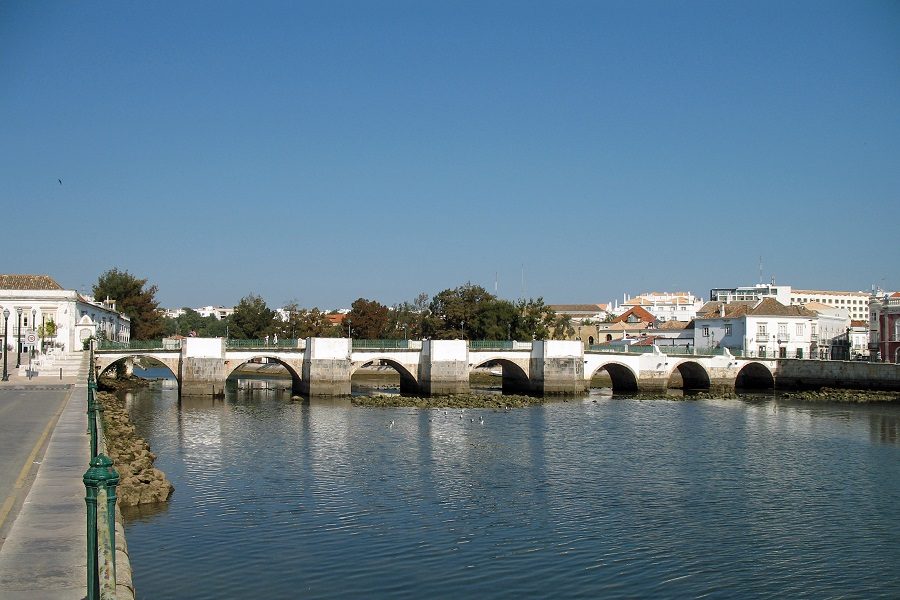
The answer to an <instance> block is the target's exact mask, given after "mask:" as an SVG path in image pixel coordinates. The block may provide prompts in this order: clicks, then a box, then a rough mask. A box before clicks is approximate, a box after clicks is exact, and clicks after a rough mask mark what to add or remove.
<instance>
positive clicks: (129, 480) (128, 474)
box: [96, 379, 175, 506]
mask: <svg viewBox="0 0 900 600" xmlns="http://www.w3.org/2000/svg"><path fill="white" fill-rule="evenodd" d="M100 384H101V387H103V388H105V389H122V388H123V387H126V386H127V385H133V382H131V381H130V380H129V381H126V382H124V383H123V382H121V381H111V380H105V379H104V380H102V381H101V382H100ZM96 398H97V401H98V402H99V403H100V404H101V405H102V407H103V430H104V433H105V435H106V452H107V454H108V455H109V457H110V458H111V459H112V461H113V466H114V467H115V469H116V471H118V473H119V486H118V488H117V489H116V495H117V496H118V503H119V505H120V506H136V505H138V504H151V503H155V502H165V501H166V500H168V499H169V497H170V496H171V495H172V492H173V491H175V486H173V485H172V483H171V482H170V481H169V480H168V479H167V478H166V475H165V473H163V472H162V471H160V470H159V469H157V468H156V467H154V466H153V461H155V460H156V455H155V454H153V452H151V451H150V446H149V445H148V444H147V442H146V441H145V440H144V439H143V438H141V437H139V436H138V435H137V434H136V433H135V428H134V425H133V424H132V423H131V419H130V418H129V416H128V411H126V410H125V401H124V400H123V399H120V398H119V397H118V396H117V395H116V394H115V393H113V392H110V391H97V393H96Z"/></svg>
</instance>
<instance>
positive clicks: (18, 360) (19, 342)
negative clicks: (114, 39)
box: [16, 308, 22, 369]
mask: <svg viewBox="0 0 900 600" xmlns="http://www.w3.org/2000/svg"><path fill="white" fill-rule="evenodd" d="M16 315H17V319H16V329H17V330H18V332H17V333H18V335H17V338H18V339H17V344H16V368H17V369H18V368H19V367H21V366H22V309H21V308H17V309H16Z"/></svg>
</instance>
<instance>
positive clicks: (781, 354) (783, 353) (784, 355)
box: [778, 346, 787, 358]
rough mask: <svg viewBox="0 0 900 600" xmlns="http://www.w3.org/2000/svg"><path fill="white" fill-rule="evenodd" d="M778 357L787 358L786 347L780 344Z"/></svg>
mask: <svg viewBox="0 0 900 600" xmlns="http://www.w3.org/2000/svg"><path fill="white" fill-rule="evenodd" d="M778 358H787V348H785V347H784V346H782V347H781V348H779V349H778Z"/></svg>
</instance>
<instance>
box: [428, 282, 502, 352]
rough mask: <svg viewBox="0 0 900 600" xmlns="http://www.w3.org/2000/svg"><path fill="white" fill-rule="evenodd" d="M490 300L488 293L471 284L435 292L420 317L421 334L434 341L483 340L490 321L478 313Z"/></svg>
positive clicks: (492, 297) (490, 296) (493, 299)
mask: <svg viewBox="0 0 900 600" xmlns="http://www.w3.org/2000/svg"><path fill="white" fill-rule="evenodd" d="M494 301H496V298H495V297H494V296H493V295H492V294H490V293H489V292H488V291H487V290H485V289H484V288H483V287H481V286H480V285H473V284H472V283H466V284H465V285H461V286H459V287H457V288H454V289H447V290H444V291H442V292H439V293H438V294H437V295H436V296H435V297H434V298H432V300H431V303H430V304H429V305H428V311H427V314H425V315H424V316H423V318H422V333H423V335H424V336H426V337H432V338H436V339H461V338H464V339H483V336H484V335H485V334H486V329H485V327H486V325H487V324H488V323H489V322H491V319H486V318H485V315H484V314H482V311H483V310H485V309H486V308H487V307H488V305H489V303H491V302H494ZM503 337H505V336H503Z"/></svg>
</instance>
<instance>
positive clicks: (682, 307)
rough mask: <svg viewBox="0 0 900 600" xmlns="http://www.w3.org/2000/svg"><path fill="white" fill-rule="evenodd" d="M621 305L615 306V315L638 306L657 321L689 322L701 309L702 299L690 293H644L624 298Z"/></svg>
mask: <svg viewBox="0 0 900 600" xmlns="http://www.w3.org/2000/svg"><path fill="white" fill-rule="evenodd" d="M623 300H624V301H623V302H622V304H621V305H617V306H616V308H615V310H614V311H613V313H614V314H616V315H621V314H622V313H624V312H626V311H628V310H629V309H632V308H634V307H635V306H640V307H641V308H643V309H644V310H646V311H647V312H649V313H650V314H651V315H653V316H654V317H655V318H656V320H657V321H659V322H661V323H665V322H666V321H683V322H685V323H688V322H690V321H691V320H692V319H693V318H694V317H696V316H697V311H699V310H700V309H701V308H702V307H703V304H704V302H703V299H702V298H697V297H696V296H694V294H692V293H691V292H646V293H643V294H640V295H639V296H635V297H633V298H632V297H629V296H627V295H626V296H624V298H623Z"/></svg>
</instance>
